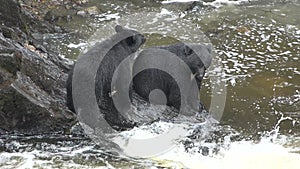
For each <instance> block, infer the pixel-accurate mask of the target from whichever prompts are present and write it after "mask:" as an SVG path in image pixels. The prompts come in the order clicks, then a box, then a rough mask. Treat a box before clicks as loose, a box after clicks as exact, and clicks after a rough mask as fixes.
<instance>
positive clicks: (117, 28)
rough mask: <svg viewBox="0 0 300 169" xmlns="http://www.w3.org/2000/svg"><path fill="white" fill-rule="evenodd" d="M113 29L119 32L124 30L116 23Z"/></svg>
mask: <svg viewBox="0 0 300 169" xmlns="http://www.w3.org/2000/svg"><path fill="white" fill-rule="evenodd" d="M115 30H116V32H121V31H122V30H124V29H123V27H122V26H121V25H117V26H116V27H115Z"/></svg>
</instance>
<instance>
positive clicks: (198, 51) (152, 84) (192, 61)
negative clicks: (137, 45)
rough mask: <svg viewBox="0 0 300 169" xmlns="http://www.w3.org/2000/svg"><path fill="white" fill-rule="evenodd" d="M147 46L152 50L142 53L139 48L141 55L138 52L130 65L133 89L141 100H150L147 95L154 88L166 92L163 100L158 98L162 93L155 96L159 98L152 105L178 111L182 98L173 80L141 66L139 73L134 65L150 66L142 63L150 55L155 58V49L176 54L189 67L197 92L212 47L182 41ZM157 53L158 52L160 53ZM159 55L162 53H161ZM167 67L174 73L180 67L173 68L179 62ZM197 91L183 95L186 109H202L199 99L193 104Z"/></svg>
mask: <svg viewBox="0 0 300 169" xmlns="http://www.w3.org/2000/svg"><path fill="white" fill-rule="evenodd" d="M149 49H151V51H149V52H148V54H143V52H144V51H142V52H141V54H139V56H138V57H137V58H136V60H135V63H134V65H133V72H134V73H136V74H133V81H132V86H133V90H134V91H135V92H136V93H137V94H138V95H139V96H141V97H142V98H143V99H145V100H146V101H148V102H150V101H151V98H150V95H151V94H152V93H151V92H152V91H155V89H159V90H161V91H162V92H163V93H164V94H165V97H166V98H165V99H166V101H165V100H164V99H163V98H162V97H161V95H157V96H156V99H157V100H162V101H156V102H155V100H154V104H163V105H164V104H166V105H167V106H171V107H174V108H175V109H177V110H180V107H181V101H182V100H181V97H183V96H182V95H181V92H180V87H179V85H178V84H177V83H176V80H175V79H174V78H173V77H172V76H171V75H170V74H169V73H168V72H166V71H163V70H159V69H156V68H149V69H144V70H142V71H140V72H137V70H136V69H137V67H143V66H145V67H147V66H149V65H147V64H149V63H148V62H147V61H146V62H143V60H145V59H148V58H149V57H156V56H154V55H155V50H159V49H160V50H166V51H169V52H171V53H172V54H175V56H176V57H178V58H180V59H181V60H182V61H183V62H184V63H185V64H186V65H187V66H188V67H189V69H190V72H191V73H192V74H191V79H192V78H195V81H196V84H197V89H198V90H197V91H199V90H200V88H201V82H202V79H203V77H204V75H205V71H206V69H207V68H208V67H209V65H210V63H211V60H212V46H211V45H201V44H193V45H186V44H184V43H177V44H172V45H168V46H156V47H152V48H149ZM145 53H146V52H145ZM157 54H158V55H160V53H159V52H158V53H157ZM166 54H167V53H166ZM159 57H165V56H163V55H161V56H159ZM200 58H201V59H200ZM156 59H157V57H156ZM160 60H161V59H158V60H157V62H164V61H160ZM173 60H174V59H173ZM166 66H169V67H172V68H171V69H174V71H175V74H179V75H180V72H179V71H180V70H179V69H178V68H177V67H176V66H178V65H174V64H173V65H172V64H166ZM192 94H194V96H195V94H196V95H197V97H196V96H195V97H194V98H192V97H190V96H191V95H192ZM198 94H199V93H189V94H188V95H187V98H184V100H185V101H186V104H187V106H188V107H189V110H191V109H192V110H195V111H196V112H201V111H203V109H204V107H203V105H202V104H201V103H200V102H197V103H196V104H194V101H193V100H195V99H196V100H197V99H199V97H198ZM152 102H153V100H152ZM160 102H161V103H160ZM165 102H166V103H165ZM189 110H187V111H189Z"/></svg>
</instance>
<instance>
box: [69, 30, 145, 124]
mask: <svg viewBox="0 0 300 169" xmlns="http://www.w3.org/2000/svg"><path fill="white" fill-rule="evenodd" d="M115 30H116V32H117V33H116V34H115V35H114V36H112V37H111V38H110V39H108V40H106V41H104V42H102V43H100V44H98V45H95V46H94V47H93V48H92V49H90V50H89V51H88V52H87V53H85V54H84V56H87V58H83V59H85V60H88V59H89V58H93V57H95V56H96V57H98V56H99V57H101V52H102V50H103V47H104V48H109V47H111V48H110V49H109V50H108V52H107V53H106V54H105V56H104V57H103V59H102V60H101V63H100V65H99V67H98V70H97V73H96V77H95V95H96V100H97V104H98V107H99V109H100V111H101V113H103V115H104V119H105V120H106V121H107V122H108V124H109V125H110V126H112V127H113V128H114V129H117V130H122V129H125V128H132V127H133V126H134V125H135V124H134V122H130V121H128V120H126V119H125V118H124V117H123V116H122V115H121V114H120V113H119V112H118V111H117V109H116V108H115V106H114V103H113V100H112V97H111V93H112V90H111V81H112V77H113V74H114V72H115V70H116V68H117V67H118V65H119V64H120V63H121V62H122V61H123V60H124V59H125V58H126V57H128V56H129V55H131V54H133V53H135V52H136V51H137V50H138V49H139V47H140V46H141V45H142V44H143V43H144V42H145V38H144V36H143V35H141V34H140V33H139V32H136V31H134V30H129V29H124V28H123V27H121V26H119V25H117V26H116V27H115ZM118 35H120V36H118ZM124 35H125V36H127V37H126V38H125V39H122V38H121V39H118V37H123V36H124ZM114 41H115V42H117V43H116V44H115V45H113V46H111V45H110V44H108V43H112V42H114ZM91 62H92V61H91ZM87 63H89V62H87ZM77 64H78V62H77ZM91 64H92V63H91ZM79 66H81V65H79ZM85 66H89V65H85ZM78 69H79V70H80V72H86V73H87V74H88V73H89V72H88V71H85V68H84V67H79V68H78ZM86 69H87V70H88V68H86ZM73 73H74V67H73V68H72V69H71V71H70V73H69V76H68V80H67V106H68V108H69V109H70V110H72V111H73V112H75V108H76V106H74V103H73V101H74V100H73V96H74V95H73V93H72V92H73V90H74V89H73V90H72V87H74V86H72V82H73V80H74V75H73ZM82 76H84V75H82ZM82 92H85V91H82ZM77 109H78V108H77ZM76 111H77V110H76ZM84 113H86V114H87V116H89V115H88V112H84ZM87 118H93V117H87ZM91 120H94V119H91Z"/></svg>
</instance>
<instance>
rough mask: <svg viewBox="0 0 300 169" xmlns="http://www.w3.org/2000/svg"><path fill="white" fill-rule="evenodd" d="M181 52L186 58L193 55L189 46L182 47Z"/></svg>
mask: <svg viewBox="0 0 300 169" xmlns="http://www.w3.org/2000/svg"><path fill="white" fill-rule="evenodd" d="M183 52H184V54H185V56H188V55H191V54H192V53H193V50H192V49H191V48H190V47H189V46H187V45H184V46H183Z"/></svg>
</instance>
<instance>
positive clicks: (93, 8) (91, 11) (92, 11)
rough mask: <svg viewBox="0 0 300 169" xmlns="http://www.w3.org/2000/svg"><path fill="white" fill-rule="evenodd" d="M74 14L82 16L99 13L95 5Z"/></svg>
mask: <svg viewBox="0 0 300 169" xmlns="http://www.w3.org/2000/svg"><path fill="white" fill-rule="evenodd" d="M76 14H77V15H79V16H83V17H86V16H95V15H98V14H100V10H99V8H98V7H96V6H91V7H88V8H85V9H84V10H80V11H77V13H76Z"/></svg>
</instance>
